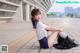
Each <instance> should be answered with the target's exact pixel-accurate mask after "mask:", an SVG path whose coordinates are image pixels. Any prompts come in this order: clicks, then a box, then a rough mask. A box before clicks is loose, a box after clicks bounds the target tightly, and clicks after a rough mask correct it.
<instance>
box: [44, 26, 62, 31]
mask: <svg viewBox="0 0 80 53" xmlns="http://www.w3.org/2000/svg"><path fill="white" fill-rule="evenodd" d="M45 29H46V30H47V31H59V32H62V31H63V29H61V28H55V27H54V28H53V27H49V26H47V27H46V28H45Z"/></svg>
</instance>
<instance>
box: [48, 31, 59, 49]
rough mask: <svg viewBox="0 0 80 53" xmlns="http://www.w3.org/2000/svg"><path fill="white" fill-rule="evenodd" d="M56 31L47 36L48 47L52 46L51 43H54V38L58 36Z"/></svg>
mask: <svg viewBox="0 0 80 53" xmlns="http://www.w3.org/2000/svg"><path fill="white" fill-rule="evenodd" d="M58 33H59V32H57V31H56V32H53V34H52V35H51V36H49V38H48V46H49V48H50V47H52V46H53V43H54V41H55V39H57V38H58Z"/></svg>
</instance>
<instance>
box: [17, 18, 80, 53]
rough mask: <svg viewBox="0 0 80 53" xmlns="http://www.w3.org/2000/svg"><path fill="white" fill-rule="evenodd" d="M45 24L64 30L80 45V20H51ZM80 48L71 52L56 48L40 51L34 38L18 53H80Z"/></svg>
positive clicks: (47, 20) (46, 20)
mask: <svg viewBox="0 0 80 53" xmlns="http://www.w3.org/2000/svg"><path fill="white" fill-rule="evenodd" d="M43 20H44V19H43ZM44 22H45V23H46V24H48V25H50V26H54V27H55V26H57V27H61V28H64V30H65V32H66V33H68V34H69V35H70V36H71V37H72V38H74V39H75V40H76V41H75V42H77V43H80V19H76V18H72V19H71V18H61V19H60V18H50V19H45V20H44ZM79 50H80V46H79V47H75V48H72V49H69V50H58V49H55V48H54V47H52V48H50V49H40V48H39V43H38V41H37V38H33V39H32V40H31V41H30V42H29V43H26V44H25V45H24V46H23V47H21V48H20V49H19V50H18V51H17V53H80V51H79Z"/></svg>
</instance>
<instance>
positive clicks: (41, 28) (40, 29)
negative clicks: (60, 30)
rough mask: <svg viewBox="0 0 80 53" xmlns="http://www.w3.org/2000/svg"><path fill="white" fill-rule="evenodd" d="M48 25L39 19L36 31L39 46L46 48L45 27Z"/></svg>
mask: <svg viewBox="0 0 80 53" xmlns="http://www.w3.org/2000/svg"><path fill="white" fill-rule="evenodd" d="M47 27H48V26H47V25H45V24H43V23H42V22H41V21H38V22H37V25H36V32H37V37H38V40H39V43H40V47H41V48H48V38H47V30H46V28H47Z"/></svg>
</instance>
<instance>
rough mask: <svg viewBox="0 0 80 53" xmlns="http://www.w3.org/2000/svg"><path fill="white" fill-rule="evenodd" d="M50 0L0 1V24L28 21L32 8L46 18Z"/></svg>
mask: <svg viewBox="0 0 80 53" xmlns="http://www.w3.org/2000/svg"><path fill="white" fill-rule="evenodd" d="M49 2H50V0H48V1H47V0H0V6H1V7H0V23H2V22H1V21H6V22H24V21H30V12H31V10H32V9H34V8H39V9H40V10H41V11H42V16H43V17H46V12H47V11H48V9H49V6H50V5H51V4H49Z"/></svg>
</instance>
